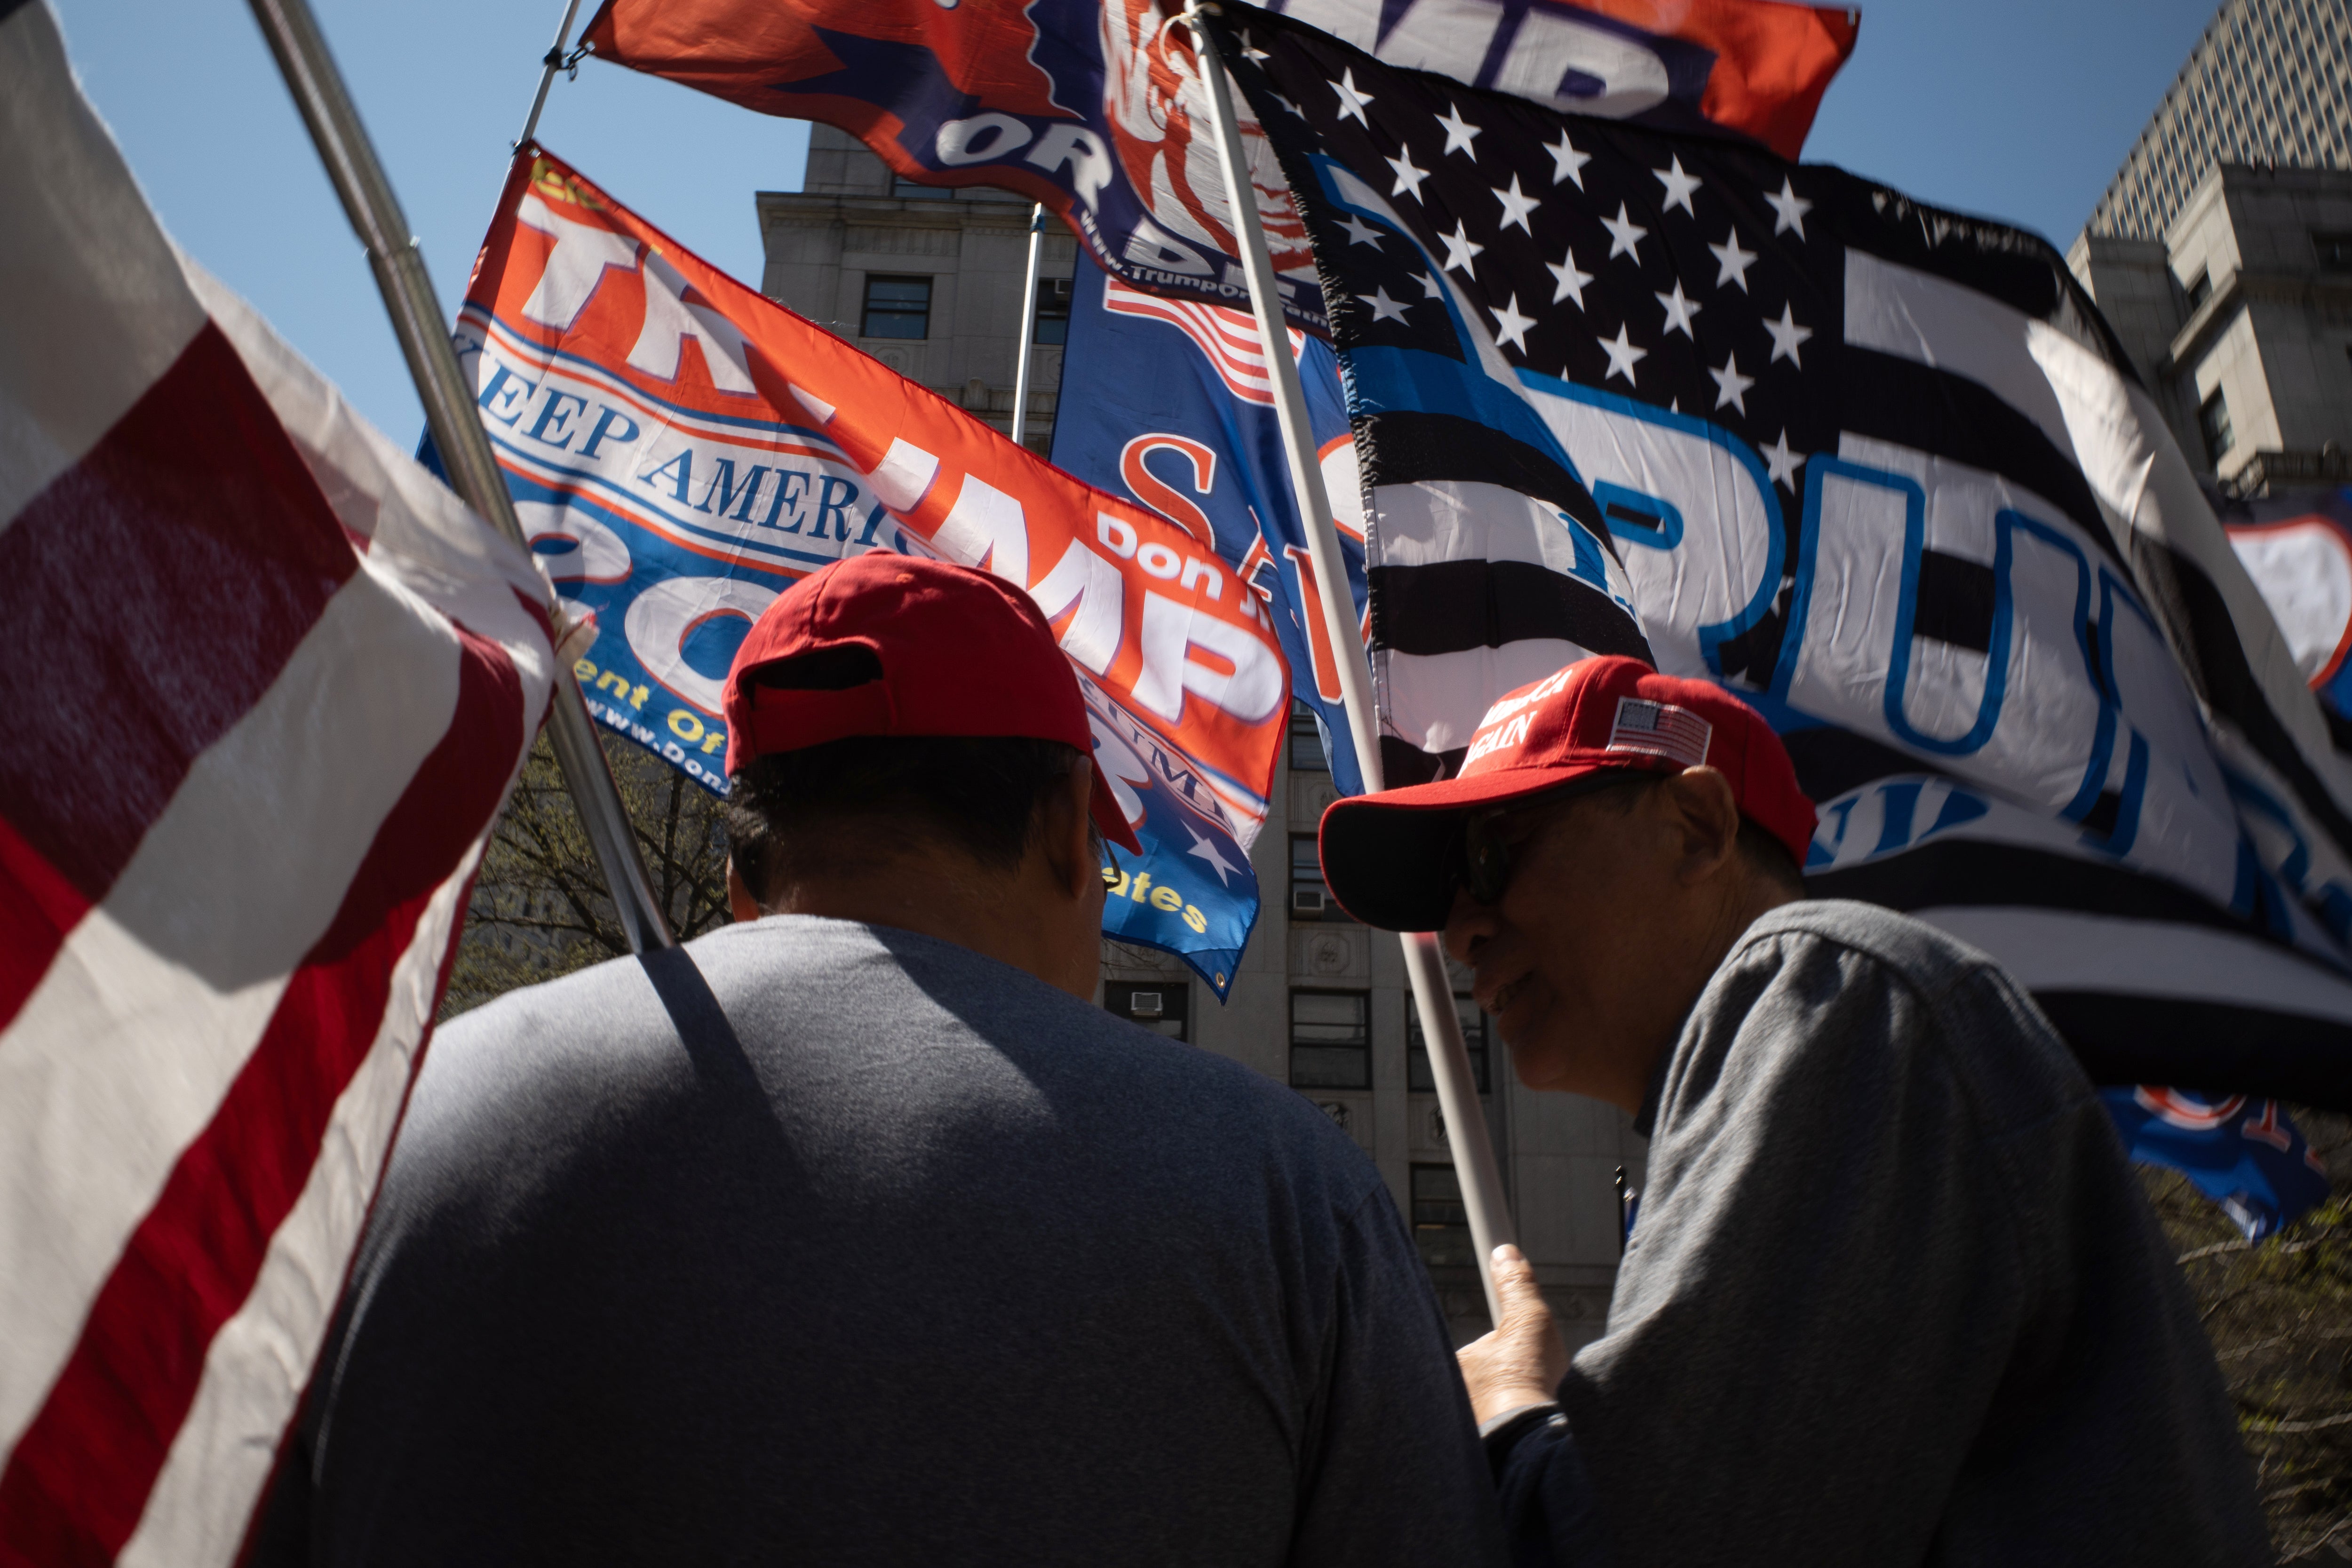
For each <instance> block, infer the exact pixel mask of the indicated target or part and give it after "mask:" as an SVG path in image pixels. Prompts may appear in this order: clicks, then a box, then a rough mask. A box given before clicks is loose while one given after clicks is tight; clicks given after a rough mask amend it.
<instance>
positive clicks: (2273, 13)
mask: <svg viewBox="0 0 2352 1568" xmlns="http://www.w3.org/2000/svg"><path fill="white" fill-rule="evenodd" d="M2347 66H2352V5H2348V4H2347V0H2225V3H2224V4H2223V5H2222V6H2221V10H2220V11H2219V12H2218V13H2217V14H2216V15H2215V16H2214V18H2213V20H2212V22H2211V24H2210V25H2209V26H2207V27H2206V29H2205V34H2204V37H2202V38H2201V39H2200V40H2199V42H2198V45H2197V47H2196V48H2195V50H2194V51H2192V52H2191V54H2190V56H2189V63H2188V64H2187V65H2186V66H2184V67H2182V68H2181V71H2180V74H2179V77H2178V78H2177V79H2175V80H2174V81H2173V84H2172V87H2171V89H2169V90H2168V92H2167V93H2166V95H2165V99H2164V102H2163V103H2162V105H2161V106H2160V107H2158V110H2157V112H2156V115H2155V117H2154V118H2153V119H2151V120H2150V121H2148V124H2147V129H2146V130H2144V131H2143V132H2140V136H2139V140H2138V142H2137V144H2136V145H2135V146H2134V147H2133V149H2132V153H2131V155H2130V157H2129V158H2127V159H2126V161H2125V163H2124V167H2123V169H2122V171H2121V172H2120V173H2119V174H2116V180H2115V183H2114V184H2112V185H2110V186H2109V187H2108V188H2107V192H2106V195H2104V196H2102V197H2101V198H2100V200H2099V205H2098V206H2097V207H2096V208H2095V210H2094V211H2093V213H2092V214H2091V218H2090V221H2089V223H2088V224H2086V225H2085V226H2084V231H2083V233H2082V235H2081V237H2078V238H2077V239H2076V240H2075V241H2074V246H2073V247H2072V248H2071V249H2070V250H2069V251H2068V253H2067V258H2066V259H2067V263H2068V265H2069V266H2071V267H2072V268H2074V274H2075V276H2076V277H2078V278H2080V279H2082V280H2083V283H2084V286H2085V287H2086V288H2088V289H2090V290H2091V293H2092V296H2093V297H2094V298H2095V299H2096V300H2098V303H2099V309H2100V311H2101V313H2102V314H2104V315H2105V317H2106V318H2107V320H2108V321H2109V322H2110V323H2111V324H2112V325H2113V326H2114V327H2115V329H2116V335H2117V336H2118V337H2119V338H2121V339H2122V341H2123V345H2124V348H2125V350H2126V352H2127V353H2129V354H2130V355H2131V357H2132V360H2133V362H2134V363H2135V364H2136V365H2137V368H2138V370H2139V373H2140V376H2141V379H2142V380H2143V381H2145V382H2146V383H2147V387H2148V389H2149V391H2150V393H2151V394H2152V395H2154V396H2155V398H2156V401H2157V404H2158V406H2159V407H2160V408H2161V409H2162V410H2163V412H2164V416H2165V419H2166V422H2167V423H2168V425H2169V426H2171V429H2172V433H2173V437H2174V439H2175V440H2177V441H2178V442H2179V444H2180V447H2181V450H2182V451H2183V452H2185V453H2186V454H2188V457H2189V461H2190V463H2191V464H2192V465H2195V466H2197V467H2199V468H2201V469H2203V470H2204V471H2205V472H2206V473H2207V474H2208V475H2210V477H2211V479H2212V480H2213V482H2214V483H2215V485H2216V486H2217V487H2218V488H2219V489H2223V490H2226V491H2229V492H2231V493H2234V494H2238V495H2259V494H2265V493H2269V492H2270V491H2272V490H2274V489H2280V488H2291V487H2295V486H2300V485H2308V484H2314V483H2318V482H2322V481H2327V482H2340V481H2342V480H2346V479H2352V457H2347V451H2352V68H2347Z"/></svg>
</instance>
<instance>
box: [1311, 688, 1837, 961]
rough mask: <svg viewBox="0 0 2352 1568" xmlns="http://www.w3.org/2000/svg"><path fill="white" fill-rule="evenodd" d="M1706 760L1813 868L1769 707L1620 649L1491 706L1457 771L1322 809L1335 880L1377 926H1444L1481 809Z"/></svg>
mask: <svg viewBox="0 0 2352 1568" xmlns="http://www.w3.org/2000/svg"><path fill="white" fill-rule="evenodd" d="M1701 764H1705V765H1706V766H1707V767H1711V768H1714V769H1715V770H1716V771H1717V772H1718V773H1722V774H1723V776H1724V777H1725V778H1727V779H1728V780H1730V781H1731V793H1732V795H1733V797H1734V798H1735V799H1736V800H1738V803H1739V813H1740V815H1741V816H1745V817H1747V818H1748V820H1749V821H1751V822H1753V823H1755V824H1756V825H1757V826H1759V827H1761V828H1763V829H1764V830H1765V831H1766V832H1768V833H1769V834H1770V835H1771V836H1772V837H1775V838H1777V839H1779V840H1780V842H1781V843H1782V844H1783V845H1785V846H1786V847H1788V850H1789V853H1790V855H1791V856H1793V857H1795V858H1796V862H1797V864H1798V865H1799V866H1802V865H1804V863H1805V851H1806V849H1807V847H1809V846H1810V845H1811V843H1812V839H1813V822H1814V812H1813V803H1812V802H1811V800H1809V799H1808V798H1806V795H1805V792H1804V791H1803V790H1802V789H1800V788H1799V787H1798V785H1797V770H1796V768H1795V767H1794V766H1793V765H1791V764H1790V761H1789V752H1788V750H1787V748H1786V747H1784V746H1782V745H1781V744H1780V736H1778V735H1775V734H1774V733H1773V732H1772V727H1771V726H1770V725H1769V724H1767V723H1766V722H1765V721H1764V717H1763V715H1762V714H1760V713H1759V712H1757V711H1756V710H1755V709H1753V708H1750V707H1749V706H1748V704H1747V703H1745V702H1742V701H1741V700H1739V699H1738V698H1737V697H1735V696H1733V695H1732V694H1731V693H1730V692H1728V691H1726V690H1725V689H1723V688H1722V687H1720V686H1716V685H1713V684H1710V683H1709V682H1707V681H1704V680H1684V679H1680V678H1678V677H1675V676H1671V675H1660V674H1658V673H1656V672H1655V671H1654V670H1653V669H1651V668H1650V667H1649V666H1648V665H1645V664H1643V662H1642V661H1641V660H1639V659H1633V658H1613V657H1612V658H1586V659H1579V660H1578V661H1577V662H1576V663H1574V664H1571V665H1570V666H1568V667H1567V668H1564V669H1560V670H1557V671H1555V672H1554V673H1552V674H1550V675H1548V676H1546V677H1545V678H1544V679H1541V680H1538V681H1536V682H1534V683H1533V684H1531V685H1528V686H1522V687H1520V688H1519V689H1517V691H1514V692H1512V693H1511V694H1510V695H1509V696H1507V697H1505V698H1504V699H1503V700H1501V701H1499V702H1497V703H1496V704H1495V705H1494V706H1493V707H1492V708H1489V709H1488V710H1486V717H1485V718H1484V719H1482V720H1480V721H1479V722H1478V730H1477V732H1476V733H1475V734H1474V735H1472V736H1471V737H1470V748H1469V752H1468V753H1467V754H1466V755H1465V757H1464V758H1463V760H1462V771H1461V773H1459V774H1457V775H1456V776H1454V777H1453V778H1450V779H1444V780H1442V781H1440V782H1439V783H1436V784H1415V785H1413V786H1412V787H1410V788H1406V789H1397V790H1389V791H1386V792H1384V793H1382V794H1380V795H1356V796H1354V797H1352V798H1350V799H1347V800H1342V801H1339V802H1336V803H1334V804H1333V805H1332V806H1331V807H1330V808H1329V809H1328V810H1327V811H1325V812H1324V814H1323V830H1322V836H1321V843H1320V847H1321V850H1322V856H1323V878H1324V880H1325V881H1326V882H1327V883H1328V885H1329V886H1330V889H1331V894H1332V897H1334V898H1336V899H1338V900H1339V907H1340V908H1342V909H1344V910H1347V911H1348V912H1349V914H1351V915H1353V916H1355V917H1356V918H1357V919H1358V920H1360V921H1363V922H1364V923H1365V924H1366V925H1370V926H1379V927H1381V928H1382V929H1384V930H1388V931H1437V930H1439V929H1441V928H1443V927H1444V924H1445V918H1446V916H1447V915H1448V914H1450V913H1451V912H1452V911H1453V908H1454V878H1455V876H1456V874H1457V873H1456V868H1455V861H1454V852H1455V846H1456V845H1457V844H1459V843H1460V841H1461V837H1462V821H1463V818H1464V817H1465V816H1468V815H1469V814H1470V813H1471V812H1472V811H1473V810H1475V809H1478V808H1482V807H1489V806H1495V805H1504V804H1506V803H1507V802H1510V801H1514V800H1517V799H1520V798H1522V797H1523V796H1527V795H1540V794H1542V793H1543V792H1544V791H1546V790H1549V789H1554V788H1557V787H1558V786H1559V785H1561V784H1567V783H1568V782H1569V781H1570V780H1571V779H1577V778H1581V777H1583V776H1585V775H1586V774H1588V773H1603V772H1622V771H1625V770H1628V769H1631V770H1636V771H1641V772H1645V773H1680V772H1682V771H1683V770H1684V769H1685V768H1695V767H1698V766H1700V765H1701Z"/></svg>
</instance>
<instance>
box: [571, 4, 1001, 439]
mask: <svg viewBox="0 0 2352 1568" xmlns="http://www.w3.org/2000/svg"><path fill="white" fill-rule="evenodd" d="M572 4H574V5H577V4H579V0H572ZM1045 222H1046V219H1045V203H1044V202H1039V203H1038V204H1037V205H1035V206H1034V207H1032V208H1030V209H1029V277H1028V280H1027V281H1026V282H1024V283H1023V284H1022V286H1021V355H1020V357H1019V358H1018V359H1017V360H1015V361H1014V362H1013V445H1014V446H1016V447H1018V446H1019V445H1021V437H1023V435H1024V434H1025V433H1026V432H1027V431H1028V428H1029V361H1030V359H1031V358H1032V357H1033V356H1034V353H1035V352H1036V347H1035V343H1036V337H1037V269H1038V268H1039V266H1040V265H1041V264H1042V263H1043V261H1044V260H1045Z"/></svg>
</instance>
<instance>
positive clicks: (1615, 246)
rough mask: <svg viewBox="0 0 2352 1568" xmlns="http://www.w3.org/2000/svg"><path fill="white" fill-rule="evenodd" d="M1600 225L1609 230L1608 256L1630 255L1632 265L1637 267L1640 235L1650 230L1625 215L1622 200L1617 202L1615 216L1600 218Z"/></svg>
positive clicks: (1640, 260) (1639, 263) (1640, 255)
mask: <svg viewBox="0 0 2352 1568" xmlns="http://www.w3.org/2000/svg"><path fill="white" fill-rule="evenodd" d="M1601 227H1603V228H1605V229H1607V230H1608V231H1609V255H1610V256H1612V257H1616V256H1630V257H1632V258H1633V265H1634V266H1636V267H1639V266H1640V265H1641V264H1642V252H1641V248H1640V247H1641V244H1642V237H1643V236H1644V235H1646V234H1648V233H1649V232H1650V231H1649V230H1648V229H1646V228H1643V226H1641V225H1640V224H1637V223H1635V222H1634V221H1633V219H1632V218H1631V217H1630V216H1627V215H1626V212H1625V204H1624V203H1623V202H1619V203H1618V204H1617V216H1615V217H1605V218H1602V219H1601ZM1602 259H1604V260H1606V259H1607V258H1605V257H1604V258H1602Z"/></svg>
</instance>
